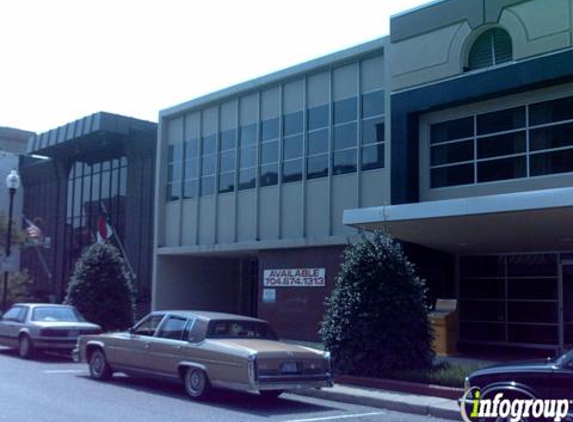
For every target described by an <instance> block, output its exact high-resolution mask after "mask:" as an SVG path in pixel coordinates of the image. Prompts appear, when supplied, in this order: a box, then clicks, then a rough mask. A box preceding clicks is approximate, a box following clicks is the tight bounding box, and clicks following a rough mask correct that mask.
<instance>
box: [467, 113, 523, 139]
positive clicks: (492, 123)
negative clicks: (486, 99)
mask: <svg viewBox="0 0 573 422" xmlns="http://www.w3.org/2000/svg"><path fill="white" fill-rule="evenodd" d="M524 126H525V107H514V108H509V109H506V110H498V111H494V112H491V113H485V114H478V116H477V134H478V135H484V134H486V133H494V132H503V131H506V130H512V129H518V128H522V127H524Z"/></svg>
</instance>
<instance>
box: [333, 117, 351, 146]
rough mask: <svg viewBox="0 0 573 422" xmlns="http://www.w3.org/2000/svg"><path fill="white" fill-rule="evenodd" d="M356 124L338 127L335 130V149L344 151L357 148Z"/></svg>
mask: <svg viewBox="0 0 573 422" xmlns="http://www.w3.org/2000/svg"><path fill="white" fill-rule="evenodd" d="M356 137H357V135H356V123H350V124H347V125H342V126H337V127H335V128H334V149H335V150H338V149H344V148H351V147H355V146H356Z"/></svg>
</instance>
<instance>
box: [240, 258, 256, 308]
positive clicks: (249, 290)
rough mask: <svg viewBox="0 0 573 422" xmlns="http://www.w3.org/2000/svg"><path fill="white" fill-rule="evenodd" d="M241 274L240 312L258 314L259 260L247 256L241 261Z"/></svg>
mask: <svg viewBox="0 0 573 422" xmlns="http://www.w3.org/2000/svg"><path fill="white" fill-rule="evenodd" d="M239 271H240V275H239V290H240V292H239V298H240V303H239V308H240V309H239V312H240V313H241V314H242V315H247V316H253V317H256V316H257V305H258V302H257V299H258V296H257V295H258V279H259V260H258V259H257V258H245V259H241V262H240V269H239Z"/></svg>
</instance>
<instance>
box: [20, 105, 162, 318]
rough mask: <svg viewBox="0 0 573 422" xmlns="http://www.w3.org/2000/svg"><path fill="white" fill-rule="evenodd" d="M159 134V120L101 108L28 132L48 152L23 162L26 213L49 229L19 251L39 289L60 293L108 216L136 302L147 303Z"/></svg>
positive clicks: (37, 150) (36, 147)
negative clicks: (41, 130)
mask: <svg viewBox="0 0 573 422" xmlns="http://www.w3.org/2000/svg"><path fill="white" fill-rule="evenodd" d="M156 134H157V129H156V124H155V123H151V122H147V121H142V120H137V119H133V118H130V117H124V116H119V115H114V114H110V113H96V114H93V115H90V116H86V117H84V118H82V119H79V120H76V121H74V122H71V123H68V124H67V125H64V126H61V127H58V128H56V129H53V130H51V131H49V132H46V133H42V134H39V135H36V136H33V137H31V138H30V139H29V142H28V150H27V151H28V154H37V155H43V156H47V157H49V158H50V159H49V160H44V161H38V160H35V159H33V158H31V157H22V159H21V162H20V168H21V176H22V184H23V185H24V187H25V198H24V215H25V216H26V218H27V219H28V220H30V221H31V222H33V223H34V224H36V225H37V226H38V227H40V228H41V229H42V232H43V236H44V239H43V241H42V242H41V243H40V244H39V245H37V246H32V247H29V248H26V249H25V251H24V253H23V257H22V267H23V268H27V269H28V270H29V272H30V274H31V275H32V277H33V278H34V281H35V286H36V289H37V290H38V292H39V293H43V294H44V295H46V296H51V297H52V299H53V300H56V301H58V302H59V301H61V300H63V298H64V297H65V293H66V288H67V284H68V281H69V278H70V275H71V274H72V272H73V269H74V264H75V262H76V260H77V259H78V257H79V256H80V254H81V252H82V251H83V249H84V248H85V247H87V246H89V245H91V244H93V243H94V242H95V241H96V232H97V222H98V219H99V218H100V216H105V217H107V219H108V221H109V222H110V226H111V227H112V230H113V232H114V236H113V237H111V242H112V243H114V244H115V245H116V246H118V247H121V248H123V249H124V251H125V255H124V256H126V257H127V259H128V262H129V264H130V266H131V268H132V270H133V273H134V274H135V287H136V289H137V295H138V296H137V298H138V303H139V305H140V306H141V307H142V309H143V310H144V309H145V308H149V302H150V288H151V254H152V236H153V195H154V194H153V193H154V187H155V180H154V174H155V143H156V136H157V135H156Z"/></svg>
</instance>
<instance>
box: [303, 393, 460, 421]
mask: <svg viewBox="0 0 573 422" xmlns="http://www.w3.org/2000/svg"><path fill="white" fill-rule="evenodd" d="M296 394H298V395H301V396H307V397H317V398H321V399H326V400H332V401H340V402H344V403H352V404H359V405H364V406H371V407H378V408H381V409H388V410H394V411H397V412H402V413H411V414H416V415H429V416H434V417H436V418H442V419H450V420H455V421H459V420H460V419H461V415H460V410H459V407H458V404H457V401H456V400H452V399H444V398H440V397H431V396H423V395H417V394H408V393H400V392H394V391H386V390H375V389H371V388H362V387H351V386H346V385H340V384H335V385H334V387H333V388H324V389H322V390H301V391H298V392H297V393H296Z"/></svg>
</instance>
